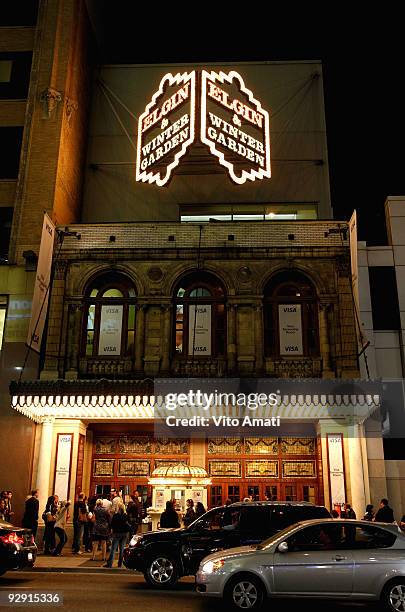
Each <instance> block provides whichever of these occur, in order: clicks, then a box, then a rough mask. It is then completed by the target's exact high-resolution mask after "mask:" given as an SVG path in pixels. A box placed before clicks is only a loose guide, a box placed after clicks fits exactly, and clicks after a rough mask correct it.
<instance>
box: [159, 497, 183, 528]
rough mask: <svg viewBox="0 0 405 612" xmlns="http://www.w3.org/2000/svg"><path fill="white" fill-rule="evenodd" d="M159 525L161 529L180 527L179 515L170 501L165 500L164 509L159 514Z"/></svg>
mask: <svg viewBox="0 0 405 612" xmlns="http://www.w3.org/2000/svg"><path fill="white" fill-rule="evenodd" d="M160 527H161V528H163V529H170V528H173V527H180V523H179V517H178V515H177V512H176V510H175V509H174V508H173V502H171V501H167V502H166V510H165V511H164V512H162V514H161V516H160Z"/></svg>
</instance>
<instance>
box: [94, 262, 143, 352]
mask: <svg viewBox="0 0 405 612" xmlns="http://www.w3.org/2000/svg"><path fill="white" fill-rule="evenodd" d="M84 302H85V308H84V317H83V336H82V337H83V342H82V354H83V355H86V357H109V358H111V357H124V356H132V355H133V353H134V343H135V290H134V288H133V285H132V283H131V282H130V281H129V280H128V279H127V278H126V277H125V276H124V275H122V274H119V273H115V272H111V273H109V274H104V275H102V276H99V277H97V278H96V279H95V280H94V281H93V282H91V283H90V285H89V286H88V288H87V290H86V293H85V298H84Z"/></svg>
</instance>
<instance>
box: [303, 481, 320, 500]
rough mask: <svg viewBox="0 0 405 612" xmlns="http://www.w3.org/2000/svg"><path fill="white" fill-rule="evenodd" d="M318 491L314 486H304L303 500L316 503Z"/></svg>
mask: <svg viewBox="0 0 405 612" xmlns="http://www.w3.org/2000/svg"><path fill="white" fill-rule="evenodd" d="M316 497H317V496H316V489H315V487H314V486H313V485H302V500H303V501H306V502H311V504H315V503H316Z"/></svg>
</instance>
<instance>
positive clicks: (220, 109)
mask: <svg viewBox="0 0 405 612" xmlns="http://www.w3.org/2000/svg"><path fill="white" fill-rule="evenodd" d="M199 76H200V78H199V80H198V81H199V85H198V92H197V77H196V73H195V72H190V73H184V74H176V75H175V76H173V75H172V74H167V75H166V76H164V77H163V79H162V81H161V82H160V87H159V90H158V91H157V92H156V93H155V94H154V96H153V97H152V101H151V102H150V103H149V104H148V106H147V107H146V109H145V112H144V113H143V114H142V115H141V116H140V118H139V122H138V155H137V166H136V180H137V181H143V182H149V183H151V184H152V183H156V185H158V186H162V185H165V184H167V182H168V181H169V179H170V178H171V176H172V173H173V170H174V168H175V167H176V166H177V165H178V164H179V160H180V159H181V157H183V155H184V154H185V153H186V152H187V150H188V148H189V146H190V145H191V144H192V143H193V142H194V140H195V136H196V133H197V131H198V130H197V128H196V122H199V137H200V141H201V142H202V143H203V144H205V145H207V146H208V148H209V150H210V152H211V154H212V155H214V156H215V157H217V158H218V160H219V163H220V164H221V165H222V166H224V167H225V168H226V170H227V173H228V175H229V177H230V178H231V179H232V181H234V182H235V183H237V184H239V185H242V184H243V183H245V182H246V181H247V180H251V181H254V180H255V179H263V178H270V176H271V172H270V137H269V131H270V130H269V124H270V120H269V113H268V112H267V111H266V110H264V109H263V108H262V106H261V104H260V102H258V101H257V100H256V99H255V98H254V96H253V93H252V92H251V91H250V89H247V88H246V87H245V84H244V81H243V79H242V77H241V76H240V75H239V74H238V73H237V72H235V71H231V72H229V73H228V74H225V73H224V72H219V73H217V72H207V71H206V70H203V71H202V72H201V75H199ZM197 97H198V99H199V102H200V105H199V107H200V116H199V117H197V118H196V116H195V102H196V99H197Z"/></svg>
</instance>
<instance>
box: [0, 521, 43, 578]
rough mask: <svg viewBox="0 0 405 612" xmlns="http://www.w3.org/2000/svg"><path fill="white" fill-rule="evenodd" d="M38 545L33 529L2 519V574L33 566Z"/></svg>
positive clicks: (0, 535) (0, 569) (0, 561)
mask: <svg viewBox="0 0 405 612" xmlns="http://www.w3.org/2000/svg"><path fill="white" fill-rule="evenodd" d="M36 557H37V547H36V545H35V541H34V536H33V535H32V532H31V529H25V528H24V527H14V526H13V525H10V523H6V522H5V521H2V520H0V576H1V575H2V574H4V573H5V572H7V571H8V570H16V569H24V567H31V566H32V565H34V563H35V559H36Z"/></svg>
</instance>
